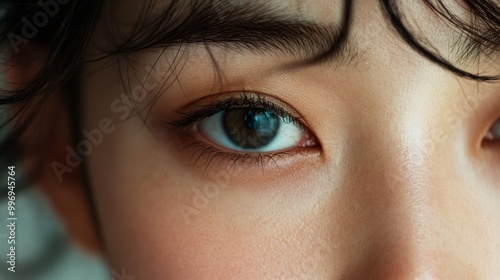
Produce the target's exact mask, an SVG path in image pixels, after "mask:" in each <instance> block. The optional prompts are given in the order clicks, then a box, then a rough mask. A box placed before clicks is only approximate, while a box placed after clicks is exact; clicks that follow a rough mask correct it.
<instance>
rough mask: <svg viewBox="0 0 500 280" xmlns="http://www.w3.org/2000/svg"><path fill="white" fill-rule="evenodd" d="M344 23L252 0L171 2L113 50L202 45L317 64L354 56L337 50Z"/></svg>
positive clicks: (345, 33) (130, 51)
mask: <svg viewBox="0 0 500 280" xmlns="http://www.w3.org/2000/svg"><path fill="white" fill-rule="evenodd" d="M173 2H177V3H179V2H181V3H182V2H184V1H173ZM347 2H350V1H347ZM193 3H194V4H193ZM349 6H350V4H349ZM339 8H342V7H339ZM344 9H350V7H344ZM344 14H350V13H344ZM150 16H151V15H150ZM348 21H349V19H348V18H344V19H343V20H339V23H337V24H330V25H321V24H318V23H315V22H312V21H308V20H305V19H303V20H302V19H298V16H297V15H291V14H286V13H284V12H283V11H280V10H277V9H275V8H274V9H273V8H272V7H270V5H268V4H262V3H260V4H259V3H257V2H256V1H249V2H248V3H245V5H235V4H233V5H227V4H226V5H222V2H221V1H220V0H215V1H214V0H212V1H209V0H202V1H199V3H198V2H196V1H193V2H191V3H190V4H189V5H187V4H176V3H173V4H171V5H170V6H169V7H167V8H166V9H165V10H164V12H163V13H161V14H160V15H156V17H155V18H154V19H153V20H141V21H140V22H138V23H137V26H136V27H135V28H134V29H133V31H132V32H131V34H130V35H129V36H128V38H127V39H126V40H125V41H124V42H122V43H120V44H118V45H117V46H116V51H115V52H116V53H119V54H127V53H133V52H137V51H140V50H143V49H150V48H157V47H164V48H168V47H172V46H178V45H186V44H196V43H203V44H208V45H215V46H220V47H223V48H226V49H228V50H234V51H242V50H247V51H252V52H274V53H279V54H284V55H289V56H297V57H300V58H305V59H308V60H312V61H313V62H317V61H320V60H324V59H326V58H328V57H331V56H334V55H337V53H336V52H337V50H340V51H342V50H346V49H348V50H350V54H351V56H355V54H353V53H352V50H353V48H340V46H341V44H342V43H344V42H345V41H347V40H346V37H347V29H348V25H349V24H348ZM111 35H112V34H111ZM351 60H352V58H351Z"/></svg>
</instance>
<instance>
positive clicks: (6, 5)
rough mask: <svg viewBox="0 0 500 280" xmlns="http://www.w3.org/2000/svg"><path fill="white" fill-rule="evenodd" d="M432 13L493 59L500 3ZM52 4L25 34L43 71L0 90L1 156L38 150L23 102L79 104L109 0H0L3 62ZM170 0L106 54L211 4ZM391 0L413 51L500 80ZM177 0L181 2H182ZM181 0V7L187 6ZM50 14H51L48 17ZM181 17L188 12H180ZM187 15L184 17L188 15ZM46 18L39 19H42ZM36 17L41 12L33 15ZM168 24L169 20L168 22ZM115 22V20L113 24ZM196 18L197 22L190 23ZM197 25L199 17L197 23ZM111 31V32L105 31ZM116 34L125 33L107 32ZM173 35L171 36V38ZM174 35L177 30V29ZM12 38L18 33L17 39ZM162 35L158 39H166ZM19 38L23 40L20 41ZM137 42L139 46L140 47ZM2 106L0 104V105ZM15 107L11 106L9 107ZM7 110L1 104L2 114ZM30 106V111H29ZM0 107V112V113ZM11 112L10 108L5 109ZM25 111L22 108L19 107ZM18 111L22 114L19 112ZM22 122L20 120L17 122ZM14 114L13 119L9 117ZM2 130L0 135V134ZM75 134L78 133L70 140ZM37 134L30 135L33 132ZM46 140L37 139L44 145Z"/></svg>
mask: <svg viewBox="0 0 500 280" xmlns="http://www.w3.org/2000/svg"><path fill="white" fill-rule="evenodd" d="M422 1H423V2H422V3H424V4H425V5H426V6H427V7H429V8H430V9H431V10H432V11H433V12H434V13H435V14H437V15H438V16H439V17H441V18H442V19H443V20H444V21H446V22H447V23H448V24H449V25H450V26H451V27H452V28H454V29H455V30H457V31H458V32H459V33H460V34H462V35H463V36H464V37H465V38H467V39H468V42H469V43H467V44H466V45H463V46H460V47H461V48H463V49H464V50H465V52H464V53H465V55H464V56H466V57H469V56H473V55H483V56H487V57H490V56H491V55H493V54H497V53H499V52H500V4H499V3H498V1H495V0H482V1H474V0H462V1H461V3H460V5H461V7H462V8H464V9H466V10H468V11H470V12H471V14H472V19H473V20H466V19H462V18H461V17H460V16H458V15H457V14H456V13H454V12H453V11H452V9H450V8H449V7H448V6H447V5H446V4H445V3H444V1H442V0H422ZM49 2H50V3H52V4H54V3H55V4H57V5H58V11H57V13H55V12H54V13H53V14H54V15H53V17H51V18H50V20H48V22H47V23H46V26H44V27H43V28H39V30H38V31H37V32H35V33H36V34H34V35H33V37H32V38H30V41H29V44H36V45H41V46H43V47H44V48H45V49H47V57H46V58H45V59H44V63H43V65H42V67H41V68H40V70H39V71H38V72H37V74H36V76H35V77H34V79H33V80H31V81H29V82H27V83H25V84H22V85H18V86H19V87H18V88H16V89H14V90H6V89H3V90H0V106H2V107H4V106H12V107H13V108H14V109H15V110H14V114H13V115H10V116H8V117H7V119H6V121H5V123H4V124H3V125H2V126H0V128H1V127H5V126H6V124H8V123H15V125H14V126H13V127H11V128H10V130H11V132H10V133H8V134H7V136H6V137H5V139H3V140H1V143H0V154H2V155H10V156H11V158H13V157H14V156H16V157H19V156H22V155H23V154H25V153H26V152H27V151H32V150H38V151H40V150H43V147H40V146H35V145H34V146H30V145H24V144H23V145H22V146H21V145H19V143H18V141H17V140H18V139H19V137H20V135H21V134H22V133H23V130H25V128H26V127H27V125H28V124H29V123H30V122H31V121H32V117H30V116H22V115H23V111H26V110H23V109H24V108H26V107H28V106H30V108H32V107H33V106H36V108H38V107H42V106H43V100H44V99H46V97H47V96H48V95H50V94H51V93H53V92H54V91H55V90H57V89H60V88H62V87H70V88H72V89H74V90H70V91H67V92H68V93H69V94H68V95H67V96H65V97H64V98H65V99H66V101H67V102H68V106H70V107H71V108H73V110H71V112H77V111H78V110H77V109H78V94H77V88H78V71H79V68H80V65H81V64H82V63H83V56H84V52H85V49H86V47H87V45H88V44H89V42H90V39H91V36H92V34H93V32H94V29H95V27H96V24H97V21H98V20H99V18H100V16H101V14H103V13H104V12H108V11H107V10H106V5H107V4H108V1H104V0H85V1H76V0H73V1H70V0H46V1H43V0H40V1H39V0H0V5H1V6H0V9H1V10H3V14H1V18H0V48H1V49H3V50H4V51H3V56H4V63H3V64H4V66H5V67H10V66H12V65H11V63H12V61H11V60H10V59H9V56H11V55H12V54H15V53H17V52H18V51H19V48H22V47H23V46H24V43H25V42H23V41H22V40H23V39H24V40H26V38H22V37H19V36H17V35H16V34H22V33H23V31H25V30H23V28H26V27H25V26H24V25H25V23H26V21H27V20H30V19H34V20H37V19H36V17H40V15H39V14H38V15H37V13H39V12H40V9H41V6H42V5H49V4H48V3H49ZM154 2H155V0H151V1H150V4H149V5H146V8H145V10H144V11H143V14H144V15H145V16H150V12H151V8H152V7H153V3H154ZM172 2H173V3H177V4H171V6H170V7H169V8H168V9H167V12H166V13H165V14H164V15H163V16H160V18H158V19H157V20H155V21H151V22H146V21H144V22H142V21H141V22H139V23H137V24H138V25H140V24H144V25H148V26H146V28H144V29H143V30H144V31H142V32H143V33H140V31H138V30H133V32H131V34H132V35H134V36H132V37H130V38H121V39H123V40H122V41H121V43H119V40H116V42H117V44H116V46H115V48H114V49H112V50H108V52H107V55H104V56H103V57H101V58H100V59H104V58H105V57H107V58H110V57H113V56H118V55H120V54H124V53H131V52H133V51H136V50H138V49H140V48H141V47H142V48H147V46H148V44H149V43H151V42H148V41H141V39H143V38H145V37H146V36H143V35H147V33H148V32H151V30H153V29H155V28H156V29H157V28H158V27H160V26H165V23H167V22H169V20H171V19H172V18H173V17H174V16H177V18H179V15H178V14H176V9H178V8H179V6H181V5H183V4H182V2H189V5H188V6H189V8H190V9H191V12H192V14H195V12H200V11H203V8H204V7H206V6H207V5H210V4H211V3H212V0H201V1H199V2H198V1H195V0H191V1H172ZM396 2H397V1H396V0H380V7H381V9H382V10H383V11H384V13H385V14H386V17H387V19H388V21H389V22H390V23H391V25H392V27H393V28H394V30H395V31H396V32H397V33H398V34H399V37H400V38H402V39H403V40H404V41H406V42H407V43H408V45H410V46H411V47H412V48H413V49H414V50H415V51H416V52H418V53H419V54H421V55H423V56H425V57H427V58H428V59H429V60H431V61H433V62H434V63H437V64H439V65H440V66H442V67H443V68H445V69H447V70H449V71H451V72H453V73H455V74H456V75H458V76H461V77H465V78H468V79H473V80H477V81H482V82H491V81H496V80H499V79H500V75H482V74H479V73H476V74H474V73H470V72H467V71H465V70H462V69H460V68H459V67H458V66H456V65H455V64H456V63H452V62H451V61H449V60H447V59H446V58H444V57H442V56H441V55H440V54H439V53H438V52H436V51H433V48H432V46H429V45H426V44H425V43H423V42H425V41H426V40H425V38H422V37H421V36H419V35H418V34H417V33H416V32H414V31H412V30H411V29H412V28H410V27H409V26H410V25H409V24H408V23H407V20H406V18H405V16H404V15H405V13H403V12H402V11H401V7H400V6H399V5H396ZM179 3H180V4H179ZM184 6H185V5H184ZM351 6H352V3H351V1H350V0H345V2H344V8H345V11H344V21H343V26H342V28H341V30H340V31H339V34H337V36H336V38H337V40H336V41H335V43H333V44H332V45H331V46H330V47H329V49H328V51H327V52H325V53H320V54H317V55H316V57H314V58H313V60H321V59H322V58H324V57H326V56H328V55H330V54H332V53H335V52H336V51H337V50H338V49H339V48H340V47H341V45H342V43H343V42H344V41H345V40H346V38H347V36H348V31H349V23H350V18H351V10H352V7H351ZM53 10H54V7H52V11H53ZM51 16H52V15H51ZM184 16H186V15H185V14H184ZM187 16H189V15H187ZM41 19H42V20H43V17H42V18H41ZM38 20H40V18H38ZM169 23H172V22H169ZM173 23H174V24H175V27H172V28H171V29H170V30H168V32H169V33H168V34H167V32H166V33H164V34H162V35H164V37H165V38H167V39H168V38H172V40H174V39H173V38H174V37H173V35H175V32H177V33H182V32H183V31H185V30H186V29H187V28H184V29H183V27H185V26H183V24H185V22H183V21H182V19H181V20H178V21H176V22H173ZM110 24H112V23H110ZM195 24H196V23H195ZM199 24H201V23H199ZM108 31H109V30H108ZM111 35H113V36H116V37H118V36H119V35H123V34H111ZM167 35H168V36H172V37H168V36H167ZM177 35H179V34H177ZM16 36H17V37H16ZM165 38H163V39H165ZM175 38H176V39H175V40H177V41H178V42H177V43H185V42H190V40H192V38H189V37H188V38H185V37H182V36H177V37H175ZM19 40H21V41H19ZM141 44H142V45H141ZM0 108H1V107H0ZM11 109H12V108H11ZM5 111H6V110H4V112H5ZM30 111H31V110H30ZM0 112H1V111H0ZM10 112H12V110H10ZM24 113H25V112H24ZM21 116H22V117H21ZM20 119H22V120H23V121H22V122H20V121H19V120H20ZM13 120H15V122H13ZM73 122H74V124H75V127H78V114H77V113H74V115H73ZM0 135H1V134H0ZM79 137H80V136H79V135H77V134H76V132H75V140H76V139H77V138H79ZM33 138H35V137H33ZM43 144H44V143H43V141H42V142H41V143H38V145H42V146H43Z"/></svg>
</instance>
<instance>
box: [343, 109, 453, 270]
mask: <svg viewBox="0 0 500 280" xmlns="http://www.w3.org/2000/svg"><path fill="white" fill-rule="evenodd" d="M386 106H390V105H386ZM385 109H387V108H385ZM385 109H384V108H383V107H380V111H381V112H382V113H378V114H377V115H375V116H374V115H372V116H370V117H371V118H379V119H377V120H375V121H373V120H372V121H367V120H363V119H360V120H359V121H360V124H359V126H358V127H362V124H361V122H365V123H369V124H370V125H369V126H367V127H364V129H357V130H356V131H357V134H356V136H355V137H354V138H355V139H356V140H355V141H354V142H353V143H354V145H353V146H357V147H364V148H363V149H357V150H356V151H353V153H354V158H355V159H356V160H355V161H356V165H357V166H356V168H354V169H352V170H356V171H355V172H354V174H353V177H354V178H358V179H356V183H355V186H353V187H354V188H356V189H357V190H356V191H355V194H354V195H355V196H357V197H356V199H358V202H359V203H360V205H363V208H364V211H365V212H364V213H366V216H365V217H364V218H363V221H359V222H361V223H365V224H364V225H363V226H362V228H363V230H366V231H368V232H369V234H367V235H366V236H365V239H366V240H367V244H368V245H367V246H366V248H365V250H366V251H365V252H364V254H363V256H364V257H363V259H362V260H361V261H360V262H359V267H358V268H357V269H356V271H357V273H360V274H355V275H357V276H359V279H361V278H366V277H368V276H369V277H373V278H367V279H439V277H442V276H443V274H439V273H443V271H442V270H443V269H446V266H447V265H448V264H446V263H447V262H448V261H451V260H453V261H452V262H454V263H455V265H456V264H459V263H460V262H461V261H460V260H459V259H460V257H458V258H455V257H456V256H452V255H451V254H450V255H448V253H451V252H452V251H454V248H452V243H450V240H446V238H454V237H452V235H453V229H452V228H453V227H454V226H451V227H448V226H444V225H445V224H446V223H448V222H451V223H453V221H451V220H450V217H448V216H449V214H450V213H451V212H450V211H449V209H446V208H448V204H447V203H442V200H443V197H446V198H447V199H450V200H453V199H457V200H458V199H460V195H459V194H458V192H459V191H458V192H457V189H460V188H459V187H458V186H459V185H460V184H461V182H460V180H461V178H460V174H450V170H449V169H447V168H443V166H446V165H450V164H453V163H452V162H449V160H450V159H453V154H454V149H455V148H456V147H457V145H453V144H452V143H441V144H440V143H438V142H437V141H435V140H434V139H433V136H432V131H431V130H430V129H429V128H428V126H429V123H430V120H429V118H431V116H432V115H433V114H432V113H431V112H430V111H429V112H425V113H423V112H422V108H419V107H418V106H413V107H411V108H404V107H403V108H400V110H398V111H396V112H395V111H394V110H392V113H391V114H384V113H383V111H384V110H385ZM387 110H389V109H387ZM425 110H432V108H426V109H425ZM446 160H448V162H447V161H446ZM452 186H457V187H458V188H457V189H453V188H452ZM446 271H447V272H449V270H448V269H447V270H446ZM447 275H448V274H447ZM357 276H356V277H357ZM356 277H354V278H356ZM436 277H438V278H436ZM354 278H353V279H354ZM356 279H358V278H356Z"/></svg>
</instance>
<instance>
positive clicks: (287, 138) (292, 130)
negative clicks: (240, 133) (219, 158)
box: [199, 111, 305, 153]
mask: <svg viewBox="0 0 500 280" xmlns="http://www.w3.org/2000/svg"><path fill="white" fill-rule="evenodd" d="M225 112H226V111H221V112H219V113H217V114H215V115H213V116H211V117H209V118H206V119H204V120H203V121H201V122H200V124H199V128H200V130H201V132H202V133H203V134H204V135H205V136H206V137H207V138H208V139H210V140H212V141H213V142H215V143H216V144H217V145H220V146H221V147H223V148H226V149H229V150H234V151H239V152H253V153H266V152H276V151H280V150H285V149H287V148H292V147H296V146H298V144H299V142H300V140H301V139H302V137H303V136H304V133H305V132H304V130H303V129H302V128H300V127H298V126H297V125H295V124H294V123H290V122H287V121H285V120H284V118H282V117H278V118H279V121H280V127H279V129H278V132H277V133H276V136H275V137H274V139H273V140H271V142H269V144H267V145H265V146H263V147H261V148H258V149H245V148H242V147H238V145H236V144H234V143H233V142H232V141H231V139H229V137H228V136H227V134H226V132H225V130H224V127H223V116H224V113H225Z"/></svg>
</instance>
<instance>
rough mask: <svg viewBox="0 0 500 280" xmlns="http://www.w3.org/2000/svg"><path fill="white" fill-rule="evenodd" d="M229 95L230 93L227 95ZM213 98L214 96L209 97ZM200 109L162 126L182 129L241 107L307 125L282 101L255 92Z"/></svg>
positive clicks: (233, 94)
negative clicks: (273, 113)
mask: <svg viewBox="0 0 500 280" xmlns="http://www.w3.org/2000/svg"><path fill="white" fill-rule="evenodd" d="M229 94H230V93H229ZM211 97H214V96H211ZM201 106H202V109H195V110H193V111H192V112H190V113H181V112H179V114H181V115H184V118H181V119H180V120H174V121H166V122H164V125H166V126H168V127H173V128H182V127H187V126H189V125H192V124H194V123H197V122H199V121H201V120H203V119H205V118H208V117H211V116H213V115H215V114H217V113H219V112H221V111H223V110H228V109H234V108H242V107H252V106H255V107H262V108H267V109H270V110H273V111H275V113H277V114H278V115H279V116H280V117H283V118H286V119H287V120H290V121H291V122H293V123H294V124H296V125H297V126H299V127H301V128H308V127H309V125H308V124H307V122H305V117H304V115H302V114H299V113H298V112H297V111H296V110H295V109H293V108H291V106H290V105H288V104H286V103H284V102H283V101H280V100H276V98H274V97H270V96H269V95H267V94H261V93H257V92H249V91H247V92H238V93H234V92H233V93H232V95H229V96H228V97H227V98H225V99H220V100H216V101H213V102H211V103H210V102H206V104H204V105H201Z"/></svg>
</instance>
